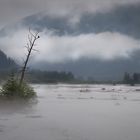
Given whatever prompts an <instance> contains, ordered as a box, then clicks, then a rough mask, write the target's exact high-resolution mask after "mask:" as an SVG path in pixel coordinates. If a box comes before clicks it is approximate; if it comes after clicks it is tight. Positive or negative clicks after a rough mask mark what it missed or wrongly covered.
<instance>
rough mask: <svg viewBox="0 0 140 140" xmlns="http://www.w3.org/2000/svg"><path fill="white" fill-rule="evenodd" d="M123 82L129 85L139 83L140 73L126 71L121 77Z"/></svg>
mask: <svg viewBox="0 0 140 140" xmlns="http://www.w3.org/2000/svg"><path fill="white" fill-rule="evenodd" d="M123 83H124V84H131V85H134V84H140V73H133V74H129V73H128V72H125V73H124V77H123Z"/></svg>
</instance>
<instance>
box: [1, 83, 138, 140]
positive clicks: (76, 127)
mask: <svg viewBox="0 0 140 140" xmlns="http://www.w3.org/2000/svg"><path fill="white" fill-rule="evenodd" d="M33 87H34V88H35V90H36V92H37V96H38V97H37V99H35V100H31V101H27V102H25V101H15V100H12V101H8V100H0V140H139V139H140V86H134V87H131V86H125V85H116V86H112V85H63V84H58V85H33Z"/></svg>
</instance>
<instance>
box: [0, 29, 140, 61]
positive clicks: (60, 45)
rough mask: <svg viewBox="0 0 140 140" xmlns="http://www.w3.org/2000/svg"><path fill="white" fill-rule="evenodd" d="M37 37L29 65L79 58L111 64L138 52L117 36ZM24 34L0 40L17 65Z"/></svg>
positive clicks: (133, 44)
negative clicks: (34, 52) (115, 60)
mask: <svg viewBox="0 0 140 140" xmlns="http://www.w3.org/2000/svg"><path fill="white" fill-rule="evenodd" d="M47 32H48V34H46V32H44V33H40V35H41V38H40V39H39V40H38V41H37V46H35V47H36V49H38V50H39V53H36V54H35V55H33V59H32V63H35V62H40V61H46V62H50V63H57V62H67V61H69V60H73V61H75V60H78V59H81V58H88V59H100V60H112V59H117V58H129V57H131V54H133V52H135V51H137V50H140V41H139V40H136V39H133V38H131V37H128V36H125V35H122V34H120V33H111V32H104V33H100V34H81V35H78V36H56V35H54V34H53V33H52V32H51V31H50V32H49V31H47ZM27 34H28V31H25V30H19V31H17V32H15V33H10V34H9V35H8V36H5V37H3V38H1V39H0V46H1V47H0V49H1V50H3V51H4V52H6V53H7V54H8V56H11V57H12V58H14V59H16V60H18V61H21V58H23V57H24V56H25V52H26V51H25V48H24V45H26V43H27Z"/></svg>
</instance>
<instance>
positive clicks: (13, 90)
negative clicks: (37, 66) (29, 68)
mask: <svg viewBox="0 0 140 140" xmlns="http://www.w3.org/2000/svg"><path fill="white" fill-rule="evenodd" d="M0 95H1V96H6V97H21V98H31V97H34V96H35V95H36V94H35V92H34V90H33V88H32V87H30V86H29V85H28V84H27V83H23V84H22V85H21V86H20V85H19V82H18V81H17V80H16V79H15V78H14V76H13V75H12V76H11V77H10V79H9V80H8V81H7V82H6V83H5V84H4V85H3V86H2V89H1V92H0Z"/></svg>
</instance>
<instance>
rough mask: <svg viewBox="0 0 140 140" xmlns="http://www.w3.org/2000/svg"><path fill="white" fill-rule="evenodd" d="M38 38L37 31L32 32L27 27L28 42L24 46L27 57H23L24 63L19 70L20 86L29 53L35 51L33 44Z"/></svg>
mask: <svg viewBox="0 0 140 140" xmlns="http://www.w3.org/2000/svg"><path fill="white" fill-rule="evenodd" d="M39 38H40V36H39V32H36V33H32V32H31V30H30V29H29V34H28V42H27V45H26V46H25V47H26V48H27V57H26V59H25V62H24V65H23V67H22V70H21V77H20V81H19V85H20V86H21V85H22V83H23V80H24V76H25V71H26V69H27V64H28V61H29V58H30V56H31V53H32V51H37V50H35V49H34V46H35V42H36V41H37V39H39Z"/></svg>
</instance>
